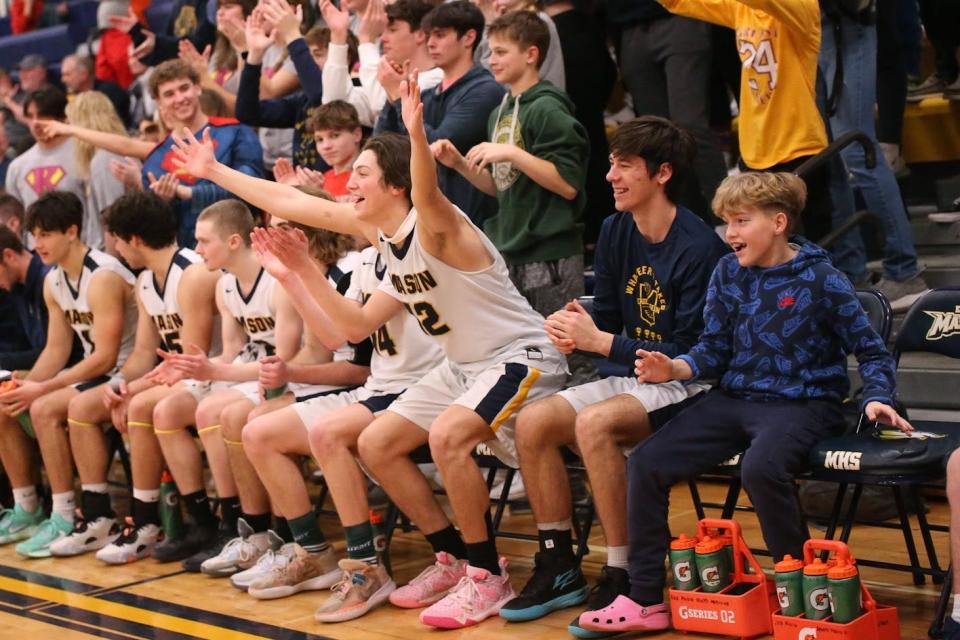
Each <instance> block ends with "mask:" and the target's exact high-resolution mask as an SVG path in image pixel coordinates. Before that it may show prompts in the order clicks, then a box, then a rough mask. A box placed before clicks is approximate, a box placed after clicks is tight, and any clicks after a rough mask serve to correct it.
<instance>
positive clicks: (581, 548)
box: [573, 498, 596, 560]
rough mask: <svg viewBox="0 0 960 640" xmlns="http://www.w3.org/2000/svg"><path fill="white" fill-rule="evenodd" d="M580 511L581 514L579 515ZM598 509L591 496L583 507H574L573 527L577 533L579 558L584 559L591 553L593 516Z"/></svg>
mask: <svg viewBox="0 0 960 640" xmlns="http://www.w3.org/2000/svg"><path fill="white" fill-rule="evenodd" d="M578 512H579V514H580V515H578ZM594 515H596V509H595V508H594V506H593V499H592V498H591V499H590V500H589V501H588V502H587V504H585V505H583V506H581V507H579V508H578V507H576V506H574V507H573V528H574V530H575V532H576V534H577V559H578V560H579V559H582V558H583V557H584V556H585V555H587V554H588V553H590V546H589V541H590V530H591V529H592V528H593V517H594Z"/></svg>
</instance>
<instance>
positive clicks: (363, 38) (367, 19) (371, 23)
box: [357, 0, 387, 44]
mask: <svg viewBox="0 0 960 640" xmlns="http://www.w3.org/2000/svg"><path fill="white" fill-rule="evenodd" d="M386 28H387V11H386V9H384V6H383V0H370V1H369V2H367V8H366V9H364V10H363V15H361V16H360V28H359V29H358V30H357V39H358V40H359V41H360V43H361V44H363V43H365V42H376V41H377V38H379V37H380V36H381V35H382V34H383V31H384V29H386Z"/></svg>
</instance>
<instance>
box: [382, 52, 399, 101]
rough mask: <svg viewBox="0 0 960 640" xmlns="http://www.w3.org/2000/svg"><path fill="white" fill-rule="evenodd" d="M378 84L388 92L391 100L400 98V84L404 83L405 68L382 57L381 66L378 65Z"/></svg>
mask: <svg viewBox="0 0 960 640" xmlns="http://www.w3.org/2000/svg"><path fill="white" fill-rule="evenodd" d="M377 82H379V83H380V86H381V87H383V90H384V91H386V92H387V97H389V98H390V100H396V99H397V98H399V97H400V83H402V82H403V66H402V65H400V64H399V63H398V62H395V61H394V60H391V59H390V58H388V57H387V56H380V64H379V65H377Z"/></svg>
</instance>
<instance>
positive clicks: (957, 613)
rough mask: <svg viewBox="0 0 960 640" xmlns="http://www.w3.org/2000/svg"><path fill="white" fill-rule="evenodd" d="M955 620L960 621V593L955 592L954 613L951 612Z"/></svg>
mask: <svg viewBox="0 0 960 640" xmlns="http://www.w3.org/2000/svg"><path fill="white" fill-rule="evenodd" d="M950 617H951V618H953V620H954V622H960V593H955V594H953V613H951V614H950Z"/></svg>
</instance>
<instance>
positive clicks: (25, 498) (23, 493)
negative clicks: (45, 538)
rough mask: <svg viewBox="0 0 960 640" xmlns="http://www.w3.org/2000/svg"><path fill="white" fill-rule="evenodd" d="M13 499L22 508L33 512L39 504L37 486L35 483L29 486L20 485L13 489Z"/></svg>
mask: <svg viewBox="0 0 960 640" xmlns="http://www.w3.org/2000/svg"><path fill="white" fill-rule="evenodd" d="M13 501H14V502H15V503H17V504H18V505H20V508H21V509H23V510H24V511H26V512H27V513H33V512H34V511H36V510H37V507H38V506H39V501H38V500H37V488H36V487H35V486H33V485H30V486H29V487H20V488H19V489H14V490H13Z"/></svg>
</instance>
